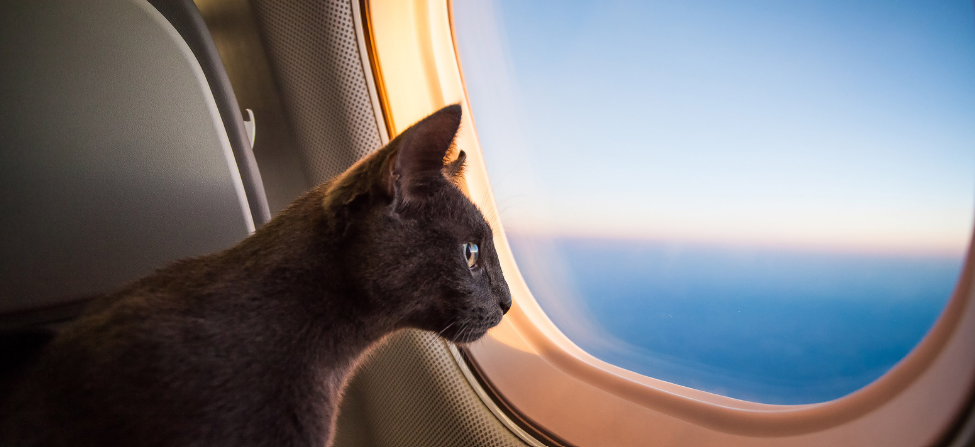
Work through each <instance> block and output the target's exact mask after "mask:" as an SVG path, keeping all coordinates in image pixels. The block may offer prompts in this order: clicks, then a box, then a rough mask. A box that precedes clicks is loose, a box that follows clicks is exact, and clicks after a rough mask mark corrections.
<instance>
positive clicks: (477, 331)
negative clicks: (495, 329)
mask: <svg viewBox="0 0 975 447" xmlns="http://www.w3.org/2000/svg"><path fill="white" fill-rule="evenodd" d="M490 328H491V327H490V326H489V327H476V326H464V327H460V328H457V329H456V330H453V329H454V328H453V327H451V328H449V329H447V330H445V331H441V332H440V333H438V334H437V335H439V336H440V337H441V338H443V339H445V340H447V341H450V342H453V343H458V344H467V343H473V342H475V341H478V340H480V339H481V337H483V336H484V334H487V331H488V329H490Z"/></svg>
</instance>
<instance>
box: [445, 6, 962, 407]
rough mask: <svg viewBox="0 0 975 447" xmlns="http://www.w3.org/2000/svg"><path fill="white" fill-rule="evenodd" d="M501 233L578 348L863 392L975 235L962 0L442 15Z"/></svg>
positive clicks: (724, 382) (824, 390) (816, 396)
mask: <svg viewBox="0 0 975 447" xmlns="http://www.w3.org/2000/svg"><path fill="white" fill-rule="evenodd" d="M453 20H454V26H455V32H456V40H457V44H458V48H459V54H460V58H461V63H462V69H463V72H464V77H465V82H466V86H467V89H468V94H469V99H470V102H471V107H472V109H473V115H474V120H475V125H476V127H477V132H478V137H479V138H480V141H481V144H482V147H483V149H484V157H485V159H486V162H487V165H488V170H489V172H490V174H491V181H492V186H493V188H494V192H495V195H496V200H497V204H498V207H499V209H500V210H501V216H500V218H501V221H502V223H503V225H504V227H505V230H506V233H507V234H508V236H509V241H510V242H511V246H512V249H513V251H514V254H515V258H516V260H517V262H518V265H519V267H520V268H521V270H522V273H523V275H524V276H525V278H526V280H527V282H528V285H529V287H530V289H531V290H532V293H533V295H534V296H535V298H536V299H537V300H538V301H539V303H540V304H541V306H542V308H543V309H544V310H545V311H546V313H547V314H548V315H549V316H550V317H551V318H552V320H553V321H554V322H555V324H556V325H557V326H558V327H559V328H560V329H561V330H562V331H563V332H564V333H565V334H566V336H568V337H569V338H570V339H571V340H572V341H573V342H575V343H576V344H578V345H579V346H580V347H582V348H583V349H585V350H587V351H588V352H590V353H591V354H593V355H594V356H596V357H598V358H601V359H603V360H606V361H608V362H611V363H614V364H617V365H619V366H622V367H625V368H628V369H630V370H633V371H636V372H639V373H642V374H645V375H648V376H651V377H656V378H660V379H664V380H667V381H671V382H674V383H677V384H681V385H685V386H690V387H693V388H697V389H701V390H705V391H709V392H714V393H718V394H722V395H726V396H730V397H735V398H741V399H747V400H752V401H759V402H767V403H784V404H800V403H813V402H822V401H827V400H830V399H834V398H837V397H841V396H843V395H845V394H848V393H850V392H852V391H855V390H856V389H858V388H860V387H862V386H864V385H866V384H868V383H870V382H871V381H873V380H875V379H876V378H878V377H879V376H880V375H882V374H883V373H884V372H885V371H887V370H889V369H890V368H891V367H892V366H893V365H894V364H895V363H897V362H898V361H899V360H900V359H901V358H903V357H904V355H906V354H907V353H908V352H909V351H910V349H911V348H913V347H914V346H915V345H916V344H917V343H918V341H920V339H921V338H922V337H923V336H924V334H925V333H926V332H927V331H928V329H929V328H930V327H931V325H932V324H933V322H934V321H935V319H936V318H937V317H938V315H939V313H940V312H941V310H942V308H943V307H944V304H945V303H946V301H947V300H948V298H949V297H950V295H951V293H952V291H953V289H954V287H955V283H956V281H957V278H958V274H959V271H960V269H961V266H962V260H963V255H964V253H965V251H966V249H967V245H968V242H969V237H970V232H971V228H972V214H973V200H975V197H973V193H975V189H973V186H975V185H973V179H975V11H973V4H972V2H970V1H968V0H965V1H945V2H890V1H859V0H858V1H849V0H843V1H815V2H811V1H798V2H778V1H756V0H736V1H728V2H714V1H706V0H690V1H684V2H652V1H650V2H646V1H598V2H597V1H571V2H566V1H561V0H560V1H555V0H546V1H521V0H496V1H493V2H492V1H489V0H476V1H475V0H470V1H463V2H460V1H458V2H453Z"/></svg>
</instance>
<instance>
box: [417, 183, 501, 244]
mask: <svg viewBox="0 0 975 447" xmlns="http://www.w3.org/2000/svg"><path fill="white" fill-rule="evenodd" d="M444 189H445V190H444V191H443V192H442V193H441V194H439V197H438V199H439V200H437V201H436V202H437V203H435V204H434V206H432V207H431V208H432V209H431V210H430V211H431V212H432V214H433V216H431V217H434V218H438V219H440V220H442V223H444V224H447V225H452V226H458V229H459V230H465V231H467V232H474V233H476V234H477V235H484V236H489V235H490V234H491V226H490V225H488V223H487V221H486V220H485V219H484V215H483V214H482V213H481V210H480V209H479V208H478V207H477V205H475V204H474V203H473V202H471V200H470V199H469V198H468V197H467V196H466V195H464V193H463V192H461V191H460V189H459V188H457V187H456V186H454V185H450V186H449V187H447V188H444Z"/></svg>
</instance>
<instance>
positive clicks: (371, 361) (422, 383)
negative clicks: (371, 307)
mask: <svg viewBox="0 0 975 447" xmlns="http://www.w3.org/2000/svg"><path fill="white" fill-rule="evenodd" d="M444 343H445V342H444V341H442V340H441V339H440V338H438V337H437V336H435V335H433V334H431V333H429V332H423V331H417V330H406V331H401V332H399V333H397V334H394V335H393V336H392V337H390V339H389V340H387V341H386V342H385V343H384V344H383V345H382V346H380V347H379V348H378V349H376V351H375V352H373V353H372V354H371V355H370V356H369V358H368V360H367V361H366V362H364V363H363V364H362V366H361V367H360V370H359V371H358V373H357V374H356V375H355V377H354V378H353V379H352V382H351V383H350V384H349V387H348V389H347V393H346V399H345V400H344V401H343V405H342V412H341V413H340V416H339V424H338V435H337V438H336V442H335V447H359V446H391V447H392V446H438V447H452V446H457V447H468V446H481V447H509V446H519V447H521V446H525V445H526V444H525V443H524V442H522V441H521V440H520V439H518V438H517V437H515V435H514V434H512V433H511V432H510V431H509V430H508V429H507V428H505V426H504V425H502V424H501V422H499V421H498V420H497V419H496V418H495V417H494V415H493V414H492V413H491V411H490V410H489V409H488V408H487V407H486V406H485V405H484V403H483V402H481V400H480V398H478V397H477V394H475V393H474V390H473V389H471V386H470V384H469V383H468V382H467V379H465V378H464V376H463V373H462V372H461V371H460V368H459V367H458V366H457V363H455V362H454V359H453V357H452V356H451V354H450V351H448V350H447V347H446V346H445V344H444Z"/></svg>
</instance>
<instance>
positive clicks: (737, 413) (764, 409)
mask: <svg viewBox="0 0 975 447" xmlns="http://www.w3.org/2000/svg"><path fill="white" fill-rule="evenodd" d="M352 1H353V2H355V1H358V2H359V3H358V5H357V6H358V8H357V9H358V10H359V11H360V12H361V15H362V16H363V17H362V18H363V20H362V28H363V32H364V34H365V35H366V36H367V38H366V47H367V51H368V52H369V60H370V62H372V63H371V64H370V65H371V68H372V73H373V78H374V79H375V83H376V90H377V95H378V97H379V102H380V103H381V106H382V112H383V118H384V120H385V124H386V126H387V129H388V130H389V134H390V135H396V134H397V133H399V132H401V131H403V130H404V129H405V128H406V127H407V126H408V125H409V124H411V123H413V122H416V121H418V120H419V119H421V118H423V117H424V116H426V115H427V114H429V113H431V112H433V111H435V110H437V109H439V108H440V107H443V106H445V105H447V104H453V103H459V104H460V105H461V106H462V108H463V111H464V120H463V122H462V123H461V130H460V132H459V133H458V136H457V138H456V140H455V141H456V144H457V146H458V147H460V148H462V149H464V150H465V151H466V152H467V154H468V158H467V160H468V169H467V171H466V177H467V178H466V180H467V183H466V186H467V188H466V189H467V191H465V192H467V193H468V195H469V196H470V197H471V198H472V199H473V200H474V201H475V203H477V205H478V206H479V207H480V208H481V210H482V212H483V213H484V214H485V216H486V217H487V220H488V221H489V222H492V225H494V228H493V229H494V234H495V239H494V245H495V247H496V248H497V251H498V256H499V258H500V260H501V266H502V269H503V270H504V272H505V278H506V279H507V281H508V285H509V288H510V289H511V293H512V299H513V301H514V305H513V306H512V309H511V310H510V311H509V312H508V314H507V316H506V317H505V318H504V320H503V321H502V323H501V324H500V325H499V326H498V327H496V328H494V329H493V330H491V331H490V332H489V333H488V335H487V336H486V337H484V339H482V341H479V342H477V343H474V344H471V345H469V346H466V347H464V348H463V351H464V357H465V358H466V359H467V360H468V361H469V362H470V363H471V365H472V367H473V369H474V370H475V371H476V372H477V373H478V374H479V375H480V377H479V379H480V380H481V381H483V382H484V384H485V385H486V386H487V387H488V388H490V390H491V391H492V392H493V393H495V394H496V395H498V396H501V397H503V401H504V402H503V405H504V406H507V407H509V408H510V409H511V411H513V412H515V413H517V416H519V418H520V419H522V420H527V421H528V422H529V423H531V424H534V425H535V426H536V427H538V428H539V431H540V432H542V433H547V434H551V435H552V436H551V438H555V439H558V440H559V441H558V443H567V444H573V445H613V446H629V445H633V446H637V445H646V444H647V442H649V441H653V442H655V443H658V444H663V445H721V446H737V445H749V446H751V445H787V446H808V445H886V446H919V445H935V444H941V443H944V442H945V439H946V437H949V436H951V435H952V433H953V432H952V431H953V430H956V429H957V427H958V424H959V422H958V421H959V418H961V417H962V416H963V414H965V413H966V412H967V409H968V408H969V405H970V403H971V401H972V400H971V397H972V393H973V388H975V305H973V301H975V289H973V287H972V285H973V277H975V266H973V262H975V258H973V251H972V249H971V246H970V247H969V250H968V252H967V255H966V261H965V266H964V268H963V269H962V273H961V276H960V279H959V282H958V284H957V286H956V288H955V291H954V293H953V295H952V297H951V299H950V300H949V301H948V303H947V305H946V307H945V309H944V310H943V311H942V313H941V315H940V316H939V318H938V320H937V321H936V322H935V324H934V326H933V327H932V329H931V330H930V331H929V332H928V333H927V335H925V337H924V338H923V339H922V340H921V342H920V343H919V344H918V345H917V346H916V347H915V348H914V349H913V350H911V352H910V353H909V354H908V355H907V356H906V357H904V358H903V359H902V360H901V361H900V362H898V363H897V364H896V365H895V366H894V367H893V368H891V370H890V371H888V372H887V373H886V374H884V375H883V376H881V377H880V378H879V379H877V380H876V381H874V382H873V383H871V384H869V385H867V386H865V387H863V388H861V389H860V390H858V391H856V392H854V393H852V394H849V395H847V396H844V397H842V398H839V399H835V400H832V401H829V402H824V403H818V404H809V405H771V404H761V403H755V402H747V401H742V400H738V399H733V398H729V397H724V396H720V395H716V394H712V393H708V392H704V391H700V390H695V389H692V388H687V387H683V386H680V385H676V384H673V383H669V382H665V381H662V380H658V379H654V378H652V377H646V376H643V375H640V374H637V373H634V372H632V371H629V370H626V369H623V368H620V367H617V366H615V365H612V364H609V363H606V362H604V361H602V360H599V359H597V358H595V357H593V356H592V355H590V354H588V353H586V352H585V351H583V350H582V349H580V348H579V347H578V346H576V345H575V344H574V343H572V342H571V341H570V340H569V339H568V338H567V337H566V336H565V335H564V334H562V332H561V331H559V330H558V328H557V327H556V326H555V325H554V323H552V321H551V320H550V319H549V318H548V317H547V316H546V315H545V312H544V311H543V310H542V309H541V307H540V306H539V305H538V303H537V302H536V301H535V299H534V297H533V296H532V294H531V292H530V291H529V290H528V286H527V285H526V283H525V281H524V278H523V277H522V276H521V273H520V272H519V270H518V267H517V264H516V262H515V259H514V257H513V255H512V253H511V249H510V247H509V245H508V242H507V238H506V236H505V233H504V229H503V228H501V227H500V225H499V216H498V210H497V207H496V205H495V202H494V197H493V194H492V192H491V187H490V182H489V181H488V174H487V170H486V167H485V165H484V159H483V157H482V153H481V148H480V145H479V143H478V140H477V133H476V129H475V125H474V121H473V117H472V115H471V110H470V105H469V104H468V100H467V94H466V91H465V87H464V83H463V74H462V71H461V66H460V62H459V61H460V57H459V55H458V53H457V50H456V44H455V40H454V32H453V31H454V30H453V21H452V9H451V8H452V5H451V1H450V0H352ZM472 386H480V385H478V384H472Z"/></svg>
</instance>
